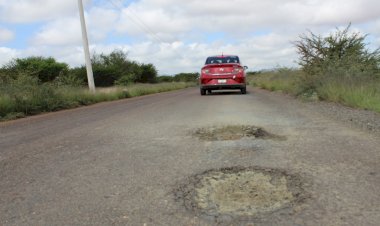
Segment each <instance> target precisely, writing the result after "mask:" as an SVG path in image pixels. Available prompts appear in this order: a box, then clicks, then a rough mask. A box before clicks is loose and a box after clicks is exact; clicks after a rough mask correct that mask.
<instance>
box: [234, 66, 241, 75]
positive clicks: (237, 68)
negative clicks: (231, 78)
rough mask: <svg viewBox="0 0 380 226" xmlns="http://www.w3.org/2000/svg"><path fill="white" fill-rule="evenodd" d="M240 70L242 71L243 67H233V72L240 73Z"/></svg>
mask: <svg viewBox="0 0 380 226" xmlns="http://www.w3.org/2000/svg"><path fill="white" fill-rule="evenodd" d="M242 72H243V68H239V67H236V68H234V73H235V74H237V73H242Z"/></svg>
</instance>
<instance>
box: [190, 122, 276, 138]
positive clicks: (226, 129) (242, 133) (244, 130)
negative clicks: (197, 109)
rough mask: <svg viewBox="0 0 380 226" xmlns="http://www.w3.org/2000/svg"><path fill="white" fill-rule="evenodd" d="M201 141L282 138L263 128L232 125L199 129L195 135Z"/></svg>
mask: <svg viewBox="0 0 380 226" xmlns="http://www.w3.org/2000/svg"><path fill="white" fill-rule="evenodd" d="M193 135H194V136H195V137H198V138H199V139H201V140H207V141H217V140H238V139H241V138H243V137H254V138H261V139H269V138H280V137H279V136H275V135H273V134H270V133H269V132H267V131H265V130H264V129H263V128H260V127H256V126H245V125H230V126H222V127H207V128H199V129H197V130H196V131H195V132H194V134H193Z"/></svg>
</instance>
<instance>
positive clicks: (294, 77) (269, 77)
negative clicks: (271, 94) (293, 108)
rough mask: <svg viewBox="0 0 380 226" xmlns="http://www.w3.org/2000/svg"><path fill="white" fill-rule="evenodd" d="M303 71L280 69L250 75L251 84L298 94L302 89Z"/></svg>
mask: <svg viewBox="0 0 380 226" xmlns="http://www.w3.org/2000/svg"><path fill="white" fill-rule="evenodd" d="M301 76H302V72H301V71H296V70H291V69H278V70H274V71H267V72H262V73H259V74H255V75H249V76H248V82H249V84H251V85H253V86H257V87H260V88H263V89H267V90H271V91H282V92H284V93H290V94H294V95H297V94H298V93H299V92H301V91H300V86H299V80H300V77H301Z"/></svg>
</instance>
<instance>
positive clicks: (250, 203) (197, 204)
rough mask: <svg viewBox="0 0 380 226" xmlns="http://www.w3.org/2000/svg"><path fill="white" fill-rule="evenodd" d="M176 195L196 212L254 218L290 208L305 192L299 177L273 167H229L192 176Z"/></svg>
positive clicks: (205, 214)
mask: <svg viewBox="0 0 380 226" xmlns="http://www.w3.org/2000/svg"><path fill="white" fill-rule="evenodd" d="M176 197H177V199H178V200H182V201H183V203H184V205H185V207H186V208H187V209H188V210H191V211H193V212H195V213H197V214H199V215H204V216H208V217H214V218H215V217H216V218H218V217H222V218H223V217H225V216H228V217H231V218H256V217H259V216H260V215H263V214H270V213H273V212H276V211H278V210H280V209H284V208H289V207H292V206H293V205H295V204H296V203H299V202H301V201H302V200H303V199H304V198H305V195H304V189H303V186H302V182H301V179H300V177H299V176H296V175H290V174H288V173H286V172H284V171H280V170H276V169H261V168H254V167H250V168H242V167H232V168H223V169H218V170H209V171H206V172H204V173H202V174H199V175H195V176H194V177H192V178H190V180H189V181H188V183H186V184H184V185H182V186H181V187H180V188H179V189H178V190H177V191H176Z"/></svg>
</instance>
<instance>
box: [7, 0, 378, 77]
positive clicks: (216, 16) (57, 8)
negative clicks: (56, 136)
mask: <svg viewBox="0 0 380 226" xmlns="http://www.w3.org/2000/svg"><path fill="white" fill-rule="evenodd" d="M85 2H86V3H87V5H86V22H87V28H88V30H87V31H88V34H89V41H90V45H91V47H90V48H91V51H95V52H97V53H102V52H104V53H110V52H111V51H113V50H115V49H122V50H124V51H127V52H128V57H129V58H130V59H131V60H136V61H139V62H142V63H153V64H154V65H156V67H157V68H158V69H159V71H160V73H163V74H173V73H179V72H193V71H199V68H200V67H201V66H202V64H203V63H204V60H205V58H206V57H207V56H209V55H215V54H220V53H222V52H224V53H225V54H237V55H240V56H241V59H242V60H243V63H244V64H246V65H247V66H249V67H250V69H251V70H260V69H264V68H271V67H274V66H276V65H282V66H296V63H295V61H297V58H298V57H297V54H296V49H295V48H294V46H293V45H292V43H291V42H292V41H295V40H297V39H298V38H299V37H298V36H299V35H300V34H302V33H307V30H311V31H313V32H314V33H315V34H322V35H328V34H330V33H331V32H333V31H334V29H335V27H345V26H347V25H348V24H349V23H350V22H352V29H353V30H354V31H360V32H361V33H363V34H367V33H370V36H368V41H370V42H371V43H372V45H371V47H373V48H376V46H379V45H380V38H379V37H380V32H379V31H380V22H379V21H380V1H378V0H357V1H353V0H271V1H259V0H228V1H223V0H208V1H204V0H187V1H178V0H139V1H134V2H132V3H130V4H129V5H128V6H124V7H123V6H121V5H120V6H117V7H115V5H113V4H111V3H110V2H109V1H105V0H86V1H85ZM113 2H116V3H117V2H119V1H118V0H113ZM41 6H43V7H41ZM0 21H5V22H12V23H16V22H17V23H25V24H28V23H34V22H40V23H41V24H42V25H41V26H40V27H39V28H38V30H35V31H34V32H32V34H31V37H28V40H30V42H29V43H28V47H27V48H25V49H20V50H19V52H18V55H17V56H24V55H25V56H27V55H32V54H33V55H43V56H54V57H56V58H57V60H60V61H64V62H67V63H69V64H70V65H72V66H78V65H81V64H83V61H84V60H83V50H82V46H81V44H82V42H81V31H80V23H79V16H78V8H77V1H59V0H34V1H32V0H17V1H6V0H0ZM34 25H35V24H34ZM7 27H9V26H7ZM0 32H1V31H0ZM16 35H18V33H16ZM114 35H116V36H117V37H118V38H117V40H116V38H115V37H114ZM123 36H125V38H124V37H123ZM2 37H6V36H5V35H4V36H2ZM120 37H122V38H123V39H122V38H120ZM3 39H4V40H5V41H6V40H9V39H10V38H9V36H8V38H3ZM124 40H126V41H124ZM0 42H1V40H0ZM3 42H4V41H3ZM21 53H22V54H21Z"/></svg>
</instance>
